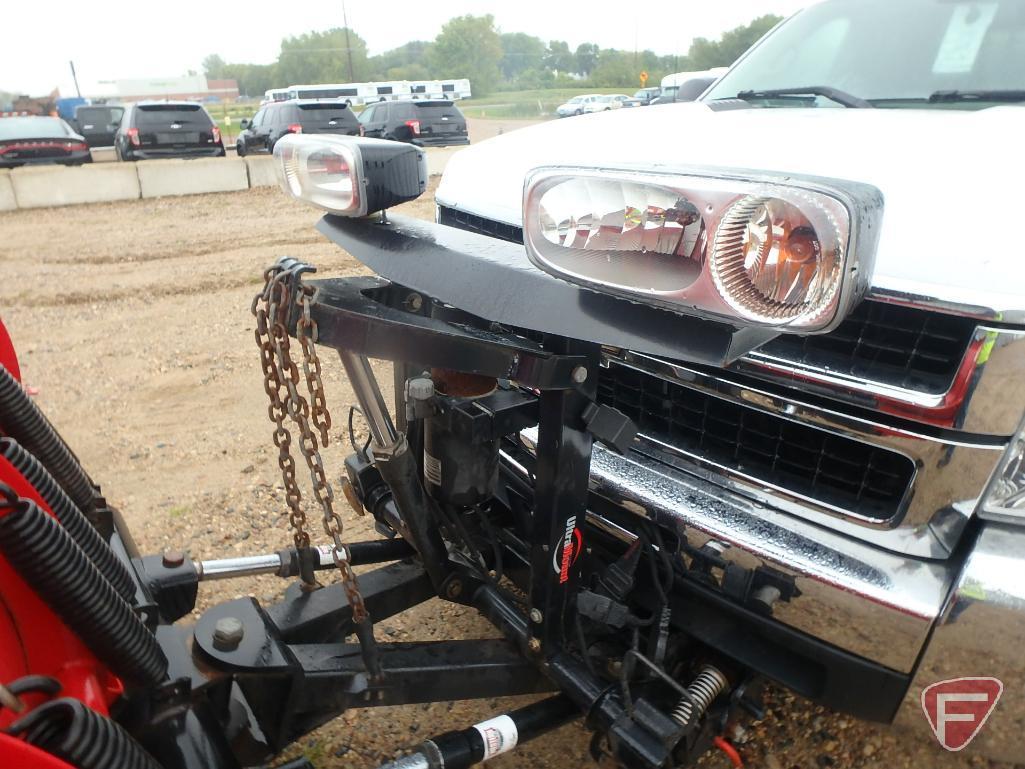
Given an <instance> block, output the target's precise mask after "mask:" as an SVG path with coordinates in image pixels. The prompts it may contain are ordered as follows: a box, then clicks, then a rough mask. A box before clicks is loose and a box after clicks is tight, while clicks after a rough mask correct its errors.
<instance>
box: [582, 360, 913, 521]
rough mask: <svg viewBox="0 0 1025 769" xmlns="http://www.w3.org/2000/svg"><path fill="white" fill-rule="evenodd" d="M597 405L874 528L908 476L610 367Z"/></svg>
mask: <svg viewBox="0 0 1025 769" xmlns="http://www.w3.org/2000/svg"><path fill="white" fill-rule="evenodd" d="M598 400H599V401H600V402H601V403H604V404H606V405H609V406H613V407H615V408H617V409H619V410H620V411H622V412H623V413H624V414H626V415H627V416H629V417H630V418H631V419H633V420H634V422H635V423H636V424H637V426H638V427H639V428H640V432H641V434H642V435H644V436H647V437H649V438H652V439H654V440H656V441H658V442H660V443H663V444H666V445H667V446H669V447H671V448H672V449H674V450H677V451H679V452H681V453H682V454H683V455H685V456H690V457H692V458H693V459H695V460H698V461H701V462H704V463H708V462H710V463H713V464H714V465H718V466H720V467H723V468H726V469H728V470H729V471H732V472H734V473H739V474H743V475H744V476H747V477H748V478H751V479H754V480H755V481H757V482H759V483H761V484H765V485H769V486H774V487H777V488H780V489H783V490H785V491H788V492H790V493H792V494H794V495H797V496H799V497H803V498H806V499H810V500H813V501H815V502H819V503H822V504H825V505H828V506H830V507H833V508H838V509H840V510H841V511H844V512H848V513H853V514H855V515H858V516H861V517H864V518H869V519H872V520H876V521H880V522H882V521H890V520H891V519H893V518H894V517H895V516H897V515H898V514H900V513H901V512H902V509H903V506H904V500H905V498H906V496H907V492H908V489H909V486H910V484H911V481H912V479H913V477H914V474H915V465H914V463H913V462H912V460H911V459H909V458H908V457H906V456H904V455H903V454H899V453H897V452H894V451H890V450H889V449H885V448H880V447H878V446H872V445H869V444H867V443H862V442H861V441H857V440H853V439H851V438H846V437H843V436H839V435H835V434H833V433H830V432H827V431H824V430H820V429H818V428H816V427H811V426H808V425H804V424H799V423H797V422H792V421H790V420H788V419H784V418H781V417H779V416H776V415H773V414H768V413H765V412H762V411H759V410H757V409H754V408H751V407H748V406H744V405H740V404H737V403H733V402H731V401H727V400H723V399H721V398H717V397H714V396H711V395H707V394H705V393H702V392H699V391H697V390H693V389H691V388H689V387H685V386H683V385H680V384H676V383H673V382H669V381H666V380H664V379H661V378H659V377H656V376H655V375H653V374H648V373H646V372H641V371H637V370H635V369H632V368H629V367H627V366H623V365H620V364H617V363H615V362H613V363H611V364H610V367H609V368H608V369H603V370H602V372H601V379H600V380H599V383H598Z"/></svg>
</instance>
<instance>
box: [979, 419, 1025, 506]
mask: <svg viewBox="0 0 1025 769" xmlns="http://www.w3.org/2000/svg"><path fill="white" fill-rule="evenodd" d="M979 515H980V517H982V518H988V519H990V520H995V521H1003V522H1005V523H1017V524H1019V525H1020V524H1025V424H1023V425H1022V427H1021V429H1019V430H1018V434H1017V435H1015V436H1014V438H1012V439H1011V443H1010V445H1008V447H1007V451H1006V453H1005V454H1004V457H1003V459H1002V460H1001V462H1000V465H999V466H998V467H997V471H996V473H994V475H993V478H992V480H991V481H990V483H989V488H988V489H987V490H986V493H985V494H984V495H983V498H982V504H981V505H980V507H979Z"/></svg>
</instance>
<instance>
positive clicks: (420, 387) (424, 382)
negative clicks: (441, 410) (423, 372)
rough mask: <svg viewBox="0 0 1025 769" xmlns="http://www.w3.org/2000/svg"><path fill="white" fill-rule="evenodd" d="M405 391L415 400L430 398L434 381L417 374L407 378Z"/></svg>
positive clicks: (432, 394) (432, 395)
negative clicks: (407, 382)
mask: <svg viewBox="0 0 1025 769" xmlns="http://www.w3.org/2000/svg"><path fill="white" fill-rule="evenodd" d="M406 391H407V392H408V393H409V397H410V398H412V399H413V400H415V401H425V400H430V399H431V398H433V397H434V382H433V381H432V380H431V379H430V378H428V377H425V376H418V377H415V378H413V379H410V380H409V384H408V385H407V387H406Z"/></svg>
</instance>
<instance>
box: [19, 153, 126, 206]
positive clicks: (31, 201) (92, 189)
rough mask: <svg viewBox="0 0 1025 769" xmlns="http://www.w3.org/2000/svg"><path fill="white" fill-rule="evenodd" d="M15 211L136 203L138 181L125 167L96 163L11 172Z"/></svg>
mask: <svg viewBox="0 0 1025 769" xmlns="http://www.w3.org/2000/svg"><path fill="white" fill-rule="evenodd" d="M11 185H12V186H13V187H14V197H15V199H16V200H17V201H18V208H49V207H51V206H70V205H75V204H77V203H104V202H107V201H111V200H136V199H137V198H138V197H139V177H138V176H137V175H136V173H135V168H134V167H133V166H131V165H129V164H127V163H120V164H118V163H109V164H107V163H100V164H90V165H84V166H77V167H74V168H70V167H66V166H35V167H29V166H25V167H22V168H15V169H14V170H13V171H11Z"/></svg>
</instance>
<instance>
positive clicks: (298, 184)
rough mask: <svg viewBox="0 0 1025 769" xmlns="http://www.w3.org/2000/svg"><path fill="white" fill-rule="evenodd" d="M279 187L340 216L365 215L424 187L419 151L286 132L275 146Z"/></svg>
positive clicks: (399, 145) (423, 159) (423, 162)
mask: <svg viewBox="0 0 1025 769" xmlns="http://www.w3.org/2000/svg"><path fill="white" fill-rule="evenodd" d="M274 159H275V161H276V162H275V164H274V169H275V173H276V174H277V177H278V184H280V185H281V189H283V190H284V191H285V192H287V193H288V194H289V195H291V196H292V197H294V198H297V199H298V200H303V201H306V202H307V203H312V204H313V205H315V206H320V207H321V208H323V209H325V210H327V211H330V212H331V213H335V214H341V215H342V216H365V215H366V214H369V213H373V212H375V211H380V210H382V209H384V208H390V207H391V206H394V205H398V204H399V203H403V202H405V201H407V200H413V199H414V198H416V197H418V196H419V195H420V194H421V193H422V192H423V191H424V190H425V189H426V188H427V160H426V156H425V155H424V153H423V150H421V149H419V148H418V147H414V146H412V145H410V144H404V143H401V142H390V141H383V140H381V139H368V138H364V137H357V136H337V135H332V134H288V135H286V136H283V137H282V138H280V139H278V141H277V143H276V144H275V145H274Z"/></svg>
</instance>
